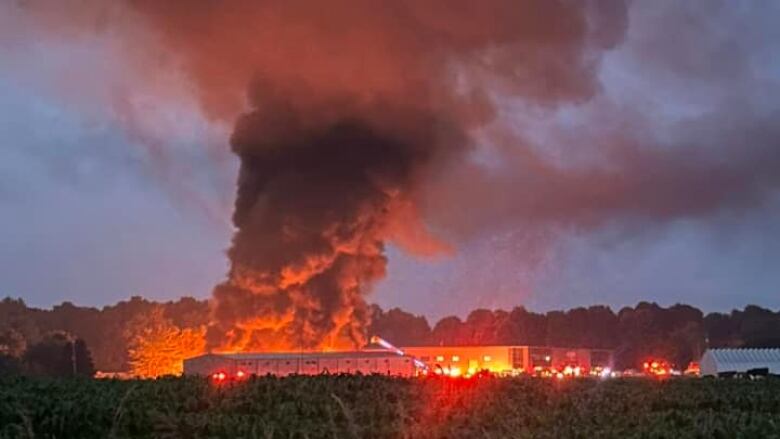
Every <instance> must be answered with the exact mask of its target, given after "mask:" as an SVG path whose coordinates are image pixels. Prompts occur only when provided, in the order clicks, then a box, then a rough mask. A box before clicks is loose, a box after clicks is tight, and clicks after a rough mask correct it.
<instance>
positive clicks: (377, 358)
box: [184, 351, 420, 380]
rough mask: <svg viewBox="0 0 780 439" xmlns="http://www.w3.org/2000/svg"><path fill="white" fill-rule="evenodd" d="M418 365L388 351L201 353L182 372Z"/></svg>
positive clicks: (385, 371) (338, 370) (411, 371)
mask: <svg viewBox="0 0 780 439" xmlns="http://www.w3.org/2000/svg"><path fill="white" fill-rule="evenodd" d="M419 371H420V368H419V365H418V364H417V363H415V361H414V359H413V358H412V357H410V356H407V355H397V354H396V353H394V352H390V351H342V352H300V353H240V354H205V355H201V356H198V357H195V358H190V359H187V360H184V374H185V375H202V376H210V377H214V378H216V379H218V380H225V379H241V378H243V377H246V376H250V375H274V376H287V375H321V374H344V373H362V374H366V375H368V374H382V375H392V376H401V377H412V376H416V375H417V374H418V372H419Z"/></svg>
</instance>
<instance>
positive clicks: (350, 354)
mask: <svg viewBox="0 0 780 439" xmlns="http://www.w3.org/2000/svg"><path fill="white" fill-rule="evenodd" d="M208 356H211V357H218V358H229V359H231V360H243V361H247V360H286V359H297V358H385V357H397V356H398V354H396V353H394V352H389V351H335V352H242V353H211V354H204V355H201V356H199V357H195V358H201V357H208Z"/></svg>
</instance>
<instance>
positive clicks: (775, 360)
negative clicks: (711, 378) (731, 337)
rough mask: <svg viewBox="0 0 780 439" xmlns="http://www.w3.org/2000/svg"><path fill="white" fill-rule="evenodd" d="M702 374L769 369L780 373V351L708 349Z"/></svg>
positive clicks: (703, 362) (702, 361)
mask: <svg viewBox="0 0 780 439" xmlns="http://www.w3.org/2000/svg"><path fill="white" fill-rule="evenodd" d="M701 367H702V374H704V375H707V374H716V373H719V372H745V371H748V370H750V369H756V368H764V367H766V368H769V370H770V372H772V373H780V349H776V348H771V349H770V348H767V349H708V350H707V352H705V353H704V356H703V357H702V360H701Z"/></svg>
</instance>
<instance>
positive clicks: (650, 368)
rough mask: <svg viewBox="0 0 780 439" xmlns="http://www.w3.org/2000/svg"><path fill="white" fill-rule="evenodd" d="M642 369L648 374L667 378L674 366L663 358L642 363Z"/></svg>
mask: <svg viewBox="0 0 780 439" xmlns="http://www.w3.org/2000/svg"><path fill="white" fill-rule="evenodd" d="M642 369H643V370H644V372H645V374H646V375H649V376H653V377H656V378H665V377H667V376H669V375H671V373H672V367H671V366H670V365H669V363H668V362H667V361H665V360H661V359H655V360H651V361H645V362H644V363H643V364H642Z"/></svg>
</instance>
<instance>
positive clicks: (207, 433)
mask: <svg viewBox="0 0 780 439" xmlns="http://www.w3.org/2000/svg"><path fill="white" fill-rule="evenodd" d="M0 437H3V438H32V437H36V438H54V437H56V438H110V437H155V438H157V437H170V438H200V437H203V438H205V437H225V438H239V437H247V438H249V437H252V438H254V437H258V438H445V437H446V438H461V437H462V438H505V437H513V438H525V437H528V438H531V437H532V438H625V437H637V438H640V437H641V438H740V437H745V438H772V437H780V380H777V379H772V378H769V379H765V380H760V381H748V380H714V379H671V380H668V381H663V382H661V381H654V380H649V379H616V380H607V381H598V380H585V379H583V380H571V381H568V380H567V381H554V380H543V379H530V378H517V379H493V378H481V379H472V380H464V381H456V380H437V379H432V380H418V379H412V380H406V379H393V378H387V377H379V376H368V377H364V376H330V377H328V376H321V377H291V378H285V379H278V378H270V377H269V378H256V379H250V380H248V381H246V382H241V383H236V384H227V385H221V386H217V385H214V384H212V383H211V382H209V381H207V380H205V379H200V378H167V379H160V380H149V381H103V380H88V379H78V378H72V379H45V378H37V379H31V378H6V379H0Z"/></svg>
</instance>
